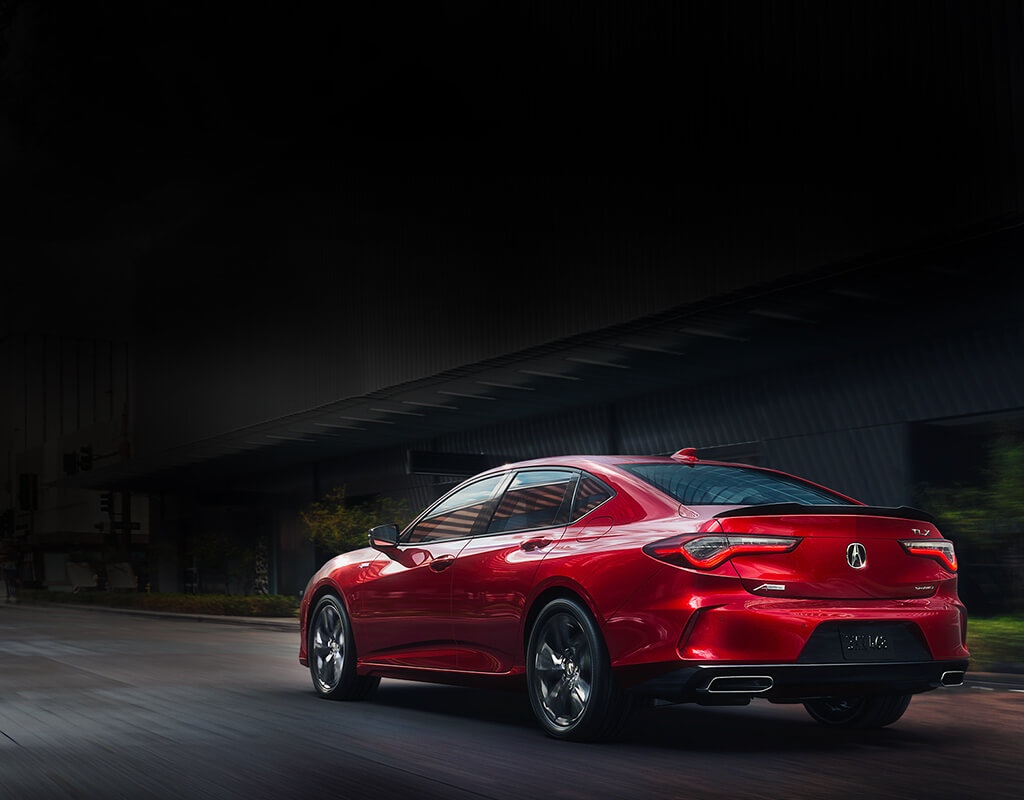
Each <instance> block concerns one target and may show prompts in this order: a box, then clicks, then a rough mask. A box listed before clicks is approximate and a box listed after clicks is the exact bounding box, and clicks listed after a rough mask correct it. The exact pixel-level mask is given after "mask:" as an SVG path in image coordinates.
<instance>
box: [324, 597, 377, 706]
mask: <svg viewBox="0 0 1024 800" xmlns="http://www.w3.org/2000/svg"><path fill="white" fill-rule="evenodd" d="M306 657H307V660H308V661H309V674H310V677H312V679H313V688H314V689H316V693H317V694H318V695H320V696H321V697H323V698H325V699H327V700H367V699H369V698H370V697H372V696H373V694H374V692H376V691H377V686H378V685H379V684H380V678H370V677H366V676H361V675H358V674H356V643H355V639H354V638H353V637H352V625H351V623H350V622H349V619H348V614H346V613H345V607H344V606H343V605H342V603H341V601H340V600H339V599H338V598H337V597H335V596H334V595H333V594H328V595H324V596H323V597H321V598H320V601H319V602H318V603H317V604H316V607H315V608H314V609H313V613H312V614H310V615H309V625H308V629H307V639H306Z"/></svg>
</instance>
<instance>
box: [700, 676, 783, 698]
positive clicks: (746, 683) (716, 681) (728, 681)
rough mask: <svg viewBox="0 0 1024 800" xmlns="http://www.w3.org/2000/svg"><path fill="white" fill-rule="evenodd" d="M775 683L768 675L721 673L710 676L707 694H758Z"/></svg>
mask: <svg viewBox="0 0 1024 800" xmlns="http://www.w3.org/2000/svg"><path fill="white" fill-rule="evenodd" d="M774 685H775V680H774V679H773V678H772V677H771V676H770V675H722V676H720V677H718V678H712V679H711V683H709V684H708V688H707V693H708V694H759V693H761V692H767V691H768V690H769V689H771V688H772V686H774Z"/></svg>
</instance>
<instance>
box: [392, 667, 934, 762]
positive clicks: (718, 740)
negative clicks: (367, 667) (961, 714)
mask: <svg viewBox="0 0 1024 800" xmlns="http://www.w3.org/2000/svg"><path fill="white" fill-rule="evenodd" d="M375 702H376V704H377V705H382V706H387V707H389V708H394V709H408V710H415V711H421V712H428V713H431V714H438V715H441V716H447V717H451V718H458V719H464V720H466V719H468V720H481V721H487V722H491V723H498V724H502V725H508V726H512V727H516V728H523V729H530V730H533V731H536V732H537V734H538V735H543V734H542V733H541V731H540V728H539V727H538V725H537V722H536V720H535V719H534V717H533V712H532V710H531V709H530V702H529V700H528V698H527V696H526V692H525V690H518V691H517V690H493V689H470V688H464V687H457V686H440V685H435V684H417V683H412V682H404V681H386V682H384V683H383V684H382V685H381V688H380V691H379V692H378V693H377V697H376V701H375ZM942 738H943V737H942V735H941V731H939V730H936V731H935V733H934V735H931V734H929V733H928V732H922V730H921V728H920V726H917V727H915V728H914V729H913V730H908V729H907V728H906V727H904V728H903V729H902V730H901V729H900V724H899V723H896V724H895V725H894V726H892V727H891V728H885V729H882V730H873V731H846V730H828V729H825V728H823V727H822V726H820V725H818V724H817V723H815V722H814V721H813V720H812V719H811V718H810V717H809V716H806V715H805V714H804V712H803V709H802V708H801V707H800V706H774V705H770V704H768V703H755V704H752V705H751V706H749V707H742V708H707V707H701V706H697V705H677V706H666V707H661V708H642V709H639V710H638V711H637V712H636V713H635V714H634V715H633V717H632V719H631V721H630V723H629V725H628V727H627V728H626V730H625V731H624V732H623V734H622V735H621V736H620V738H619V739H618V741H619V742H622V743H629V744H632V745H641V746H650V747H657V748H660V749H664V748H669V749H680V750H687V751H706V752H718V751H721V752H731V753H736V752H745V751H749V752H766V751H768V752H772V751H775V752H785V751H798V752H805V751H824V752H827V751H830V750H845V749H848V748H849V747H850V746H851V745H856V744H865V745H884V746H885V747H886V748H888V749H900V748H906V749H908V750H917V749H919V748H921V747H930V746H932V745H935V744H937V743H938V742H940V741H941V740H942Z"/></svg>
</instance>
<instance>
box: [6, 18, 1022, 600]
mask: <svg viewBox="0 0 1024 800" xmlns="http://www.w3.org/2000/svg"><path fill="white" fill-rule="evenodd" d="M1022 51H1024V9H1022V5H1021V4H1020V3H1019V2H1010V1H1009V0H1005V1H1004V2H980V3H971V4H948V3H944V4H940V3H932V2H908V3H899V4H887V3H862V2H833V3H828V4H822V3H816V2H780V3H770V4H768V3H760V4H744V3H730V4H728V5H725V6H721V5H719V4H707V5H703V4H702V5H698V4H690V3H687V4H679V3H662V4H659V3H650V4H643V6H641V7H634V6H626V5H624V6H622V7H621V8H619V9H618V10H617V11H612V12H610V13H600V12H597V11H595V10H593V9H591V8H590V7H589V4H585V3H583V4H564V5H562V4H559V5H558V6H557V7H555V8H552V7H550V6H549V5H548V4H535V3H522V4H513V5H512V6H511V7H499V8H495V7H492V6H491V5H490V4H477V3H469V2H464V3H463V2H438V3H418V4H414V5H411V7H409V6H406V5H399V4H391V3H386V2H385V3H373V4H359V5H358V6H353V4H332V5H330V6H328V5H327V4H322V5H321V4H314V3H305V2H297V3H289V4H284V5H281V4H266V5H262V4H260V3H252V4H245V5H244V6H238V7H235V6H234V5H231V6H230V7H228V6H225V7H220V6H219V5H217V4H193V3H180V2H176V3H171V2H162V1H161V0H145V2H130V3H129V2H122V1H120V0H108V1H107V2H91V3H78V4H73V5H70V6H69V7H64V5H63V4H59V5H57V6H54V5H50V4H47V3H43V2H38V1H37V0H2V2H0V186H2V187H3V191H2V196H3V199H2V203H3V205H2V207H0V215H2V216H0V226H2V230H3V239H2V241H3V244H2V253H0V265H2V282H0V376H2V377H0V520H2V529H0V541H2V543H3V548H4V553H5V555H4V558H5V559H6V560H7V563H12V564H14V565H15V566H14V567H13V568H12V569H13V570H14V571H15V573H16V575H17V580H18V581H19V583H20V586H21V587H22V589H23V591H24V592H26V593H31V592H48V593H54V592H64V593H68V592H72V591H76V590H80V591H79V594H82V593H83V592H89V591H100V590H104V589H106V590H119V591H121V592H123V593H131V592H132V591H135V592H137V593H147V592H148V593H150V594H156V593H161V594H163V593H186V594H195V595H220V596H229V597H233V596H242V597H245V596H254V595H258V596H262V595H267V596H277V597H281V596H284V597H286V598H287V601H286V600H280V601H274V602H283V603H285V605H286V606H287V603H288V602H292V603H294V598H295V597H296V595H297V594H298V593H299V592H300V591H301V590H302V589H303V587H304V586H305V584H306V581H307V580H308V578H309V577H310V575H311V574H312V573H313V571H314V570H315V569H316V568H317V567H318V566H319V565H320V563H322V561H323V560H324V559H326V558H327V557H328V556H329V555H331V554H332V553H331V545H330V542H328V541H326V540H324V539H322V538H321V539H317V537H316V536H315V535H314V534H313V532H311V527H310V525H309V524H308V521H309V519H310V518H311V516H310V515H311V514H314V515H315V513H316V512H317V511H318V509H319V510H323V508H324V507H325V505H324V504H327V505H328V506H330V507H331V508H333V509H334V510H335V511H338V509H341V510H345V509H349V510H350V511H351V514H355V515H356V516H358V514H359V513H363V512H365V514H367V515H368V516H369V517H370V518H373V515H374V514H375V513H378V512H379V513H385V512H386V513H393V514H396V515H401V514H406V515H408V514H412V513H414V512H416V511H418V510H419V509H420V508H422V507H423V506H425V505H426V504H427V503H428V502H430V501H431V500H432V499H434V498H436V497H438V496H439V495H440V494H441V493H443V492H445V491H447V489H449V488H450V487H451V486H452V485H454V483H455V482H457V481H459V480H461V479H462V478H463V477H465V476H467V475H470V474H473V473H475V472H477V471H479V470H481V469H483V468H485V467H488V466H492V465H495V464H500V463H504V462H506V461H511V460H518V459H523V458H531V457H537V456H546V455H556V454H561V453H628V454H634V453H635V454H658V453H671V452H674V451H675V450H678V449H679V448H681V447H685V446H692V447H696V448H698V454H699V455H700V456H701V457H703V458H712V459H721V460H729V461H738V462H743V463H750V464H758V465H762V466H767V467H772V468H777V469H782V470H785V471H788V472H793V473H795V474H798V475H801V476H804V477H807V478H809V479H811V480H814V481H818V482H821V483H824V484H826V485H828V486H830V487H833V488H835V489H838V490H839V491H841V492H844V493H847V494H849V495H852V496H854V497H856V498H858V499H860V500H862V501H865V502H868V503H873V504H880V505H900V504H912V505H918V506H921V507H923V508H925V509H926V510H929V511H932V512H933V513H935V514H937V515H938V516H939V520H940V527H941V528H942V529H943V530H944V531H945V532H946V533H947V534H949V535H950V536H951V537H952V538H954V540H955V541H956V544H957V548H958V551H959V555H960V559H961V563H962V571H961V595H962V597H963V598H964V600H965V602H966V604H967V606H968V608H969V609H971V611H972V613H975V614H997V613H1003V612H1009V611H1013V610H1016V611H1021V610H1022V609H1024V488H1022V487H1024V449H1022V448H1024V444H1022V443H1024V369H1022V366H1024V359H1022V355H1021V354H1022V351H1024V320H1022V316H1021V309H1022V300H1024V285H1022V280H1024V278H1022V277H1021V275H1022V270H1021V262H1022V254H1024V228H1022V227H1021V223H1022V222H1024V184H1022V180H1021V179H1022V169H1024V166H1022V165H1024V143H1022V138H1021V137H1022V131H1024V104H1022V100H1024V63H1022V61H1021V58H1020V54H1021V52H1022ZM331 504H333V505H331ZM351 514H350V515H351ZM359 519H362V517H360V518H359ZM26 596H29V595H26ZM227 602H228V601H226V600H225V601H223V603H227ZM267 602H270V601H267ZM235 610H236V611H237V609H235ZM259 610H261V611H262V612H263V613H269V611H274V608H272V607H271V606H269V605H268V606H260V607H259Z"/></svg>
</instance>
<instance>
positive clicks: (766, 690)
mask: <svg viewBox="0 0 1024 800" xmlns="http://www.w3.org/2000/svg"><path fill="white" fill-rule="evenodd" d="M369 538H370V546H369V547H367V548H364V549H362V550H356V551H354V552H350V553H345V554H343V555H340V556H338V557H337V558H334V559H332V560H331V561H329V562H328V563H327V564H325V565H324V566H323V568H322V569H320V571H319V572H317V574H316V575H314V576H313V578H312V579H311V580H310V583H309V586H308V587H307V588H306V591H305V594H304V596H303V600H302V608H301V621H300V624H301V631H302V641H301V645H300V648H299V661H300V662H302V664H303V665H306V666H308V667H309V670H310V673H311V675H312V678H313V686H314V687H315V688H316V691H317V692H318V693H319V694H320V695H322V696H323V697H325V698H329V699H332V700H356V699H363V698H368V697H370V696H371V695H372V694H373V692H374V690H375V689H376V688H377V684H378V683H379V682H380V679H381V678H382V677H388V678H402V679H412V680H422V681H433V682H437V683H458V684H474V685H479V684H484V685H486V684H492V685H493V684H501V683H514V682H517V681H518V682H520V683H521V682H523V681H524V679H525V683H526V689H527V693H528V695H529V699H530V704H531V706H532V707H533V711H534V713H535V714H536V716H537V719H538V720H539V721H540V724H541V726H542V727H543V729H544V730H545V731H546V732H547V733H548V734H549V735H551V736H553V737H555V738H559V739H574V740H585V739H600V738H606V737H609V736H612V735H614V734H615V733H616V732H617V731H618V730H619V729H620V728H621V727H622V726H623V724H624V723H625V720H626V719H627V717H628V715H629V712H630V709H631V708H632V707H633V706H635V705H638V704H640V705H643V704H647V705H651V704H653V703H654V701H657V700H662V701H669V702H676V703H678V702H695V703H700V704H702V705H744V704H747V703H749V702H750V699H751V698H753V697H761V698H765V699H767V700H770V701H772V702H776V703H803V704H804V706H805V707H806V709H807V711H808V712H809V713H810V715H811V717H813V718H814V719H815V720H817V721H818V722H819V723H822V724H823V725H826V726H831V727H853V728H877V727H881V726H883V725H888V724H890V723H892V722H895V721H896V720H897V719H899V718H900V716H901V715H902V714H903V712H904V711H905V710H906V708H907V705H908V704H909V703H910V698H911V696H912V695H914V694H917V693H919V692H925V691H928V690H930V689H935V688H938V687H940V686H955V685H960V684H962V683H963V678H964V671H965V670H966V668H967V659H968V656H969V654H968V652H967V649H966V647H965V646H964V645H965V636H966V621H967V616H966V612H965V611H964V608H963V606H962V605H961V603H960V600H959V598H958V597H957V591H956V555H955V553H954V550H953V544H952V543H951V542H950V541H948V540H946V539H944V538H943V537H942V535H941V534H940V533H939V531H938V529H937V528H936V527H935V524H934V523H933V522H932V519H931V518H930V517H929V516H928V515H927V514H925V513H923V512H920V511H917V510H915V509H911V508H906V507H901V508H879V507H874V506H867V505H864V504H862V503H859V502H858V501H856V500H853V499H852V498H849V497H846V496H845V495H842V494H839V493H838V492H834V491H831V490H829V489H826V488H824V487H822V486H819V485H817V484H814V483H810V482H809V481H805V480H802V479H800V478H795V477H792V476H790V475H786V474H784V473H781V472H776V471H773V470H768V469H761V468H754V467H749V466H743V465H739V464H724V463H717V462H710V461H700V460H698V458H697V457H696V454H695V452H694V450H693V449H692V448H687V449H685V450H680V451H679V452H678V453H676V454H675V455H674V456H672V457H671V458H663V457H659V458H653V457H636V456H570V457H565V458H544V459H539V460H535V461H526V462H522V463H519V464H508V465H506V466H503V467H501V468H498V469H494V470H490V471H488V472H485V473H482V474H480V475H477V476H476V477H474V478H471V479H469V480H467V481H465V482H464V483H462V484H461V485H459V486H457V487H456V488H455V489H453V490H452V491H451V492H449V493H448V494H447V495H445V496H444V497H442V498H441V499H440V500H439V501H438V502H436V503H435V504H434V505H432V506H431V507H430V508H428V509H427V510H426V511H424V512H423V513H422V514H420V516H419V517H417V519H416V520H415V521H414V522H412V523H411V524H410V525H409V526H408V527H407V528H406V529H405V530H404V531H401V532H399V530H398V528H397V526H395V525H382V526H380V527H377V528H374V529H373V530H372V531H370V537H369Z"/></svg>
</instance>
